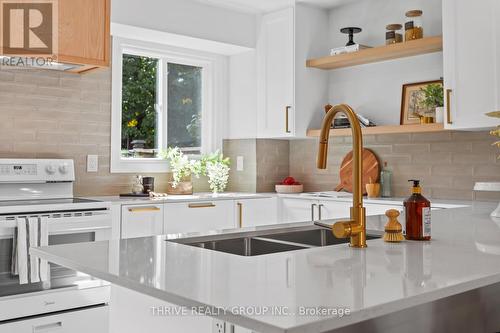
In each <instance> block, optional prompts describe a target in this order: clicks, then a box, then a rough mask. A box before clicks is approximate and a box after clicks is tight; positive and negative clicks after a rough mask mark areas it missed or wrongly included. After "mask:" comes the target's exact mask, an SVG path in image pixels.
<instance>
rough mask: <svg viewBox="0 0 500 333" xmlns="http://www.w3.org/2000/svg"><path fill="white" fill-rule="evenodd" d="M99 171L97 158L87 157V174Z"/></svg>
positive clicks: (94, 156)
mask: <svg viewBox="0 0 500 333" xmlns="http://www.w3.org/2000/svg"><path fill="white" fill-rule="evenodd" d="M97 170H99V156H98V155H87V172H97Z"/></svg>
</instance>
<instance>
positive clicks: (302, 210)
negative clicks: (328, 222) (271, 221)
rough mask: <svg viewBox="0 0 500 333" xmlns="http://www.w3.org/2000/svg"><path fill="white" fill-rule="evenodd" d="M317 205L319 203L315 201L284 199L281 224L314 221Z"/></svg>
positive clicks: (281, 208) (281, 209) (281, 203)
mask: <svg viewBox="0 0 500 333" xmlns="http://www.w3.org/2000/svg"><path fill="white" fill-rule="evenodd" d="M317 205H318V203H317V201H315V200H304V199H287V198H282V199H281V202H280V222H281V223H293V222H304V221H312V220H314V219H315V217H314V216H313V214H314V213H313V212H314V211H315V206H317Z"/></svg>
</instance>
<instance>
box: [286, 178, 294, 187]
mask: <svg viewBox="0 0 500 333" xmlns="http://www.w3.org/2000/svg"><path fill="white" fill-rule="evenodd" d="M294 183H295V179H294V178H293V177H286V178H285V179H284V180H283V185H293V184H294Z"/></svg>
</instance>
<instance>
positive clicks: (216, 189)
mask: <svg viewBox="0 0 500 333" xmlns="http://www.w3.org/2000/svg"><path fill="white" fill-rule="evenodd" d="M230 165H231V161H230V159H229V158H228V157H226V158H224V155H223V154H222V153H220V152H219V151H216V152H215V153H212V154H208V155H205V156H203V157H202V159H201V168H202V172H203V174H204V175H206V176H208V184H209V185H210V189H211V190H212V193H213V195H214V196H217V194H218V193H221V192H224V190H225V189H226V186H227V182H228V181H229V170H230V168H229V166H230Z"/></svg>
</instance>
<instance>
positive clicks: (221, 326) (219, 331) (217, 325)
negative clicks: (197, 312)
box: [212, 319, 226, 333]
mask: <svg viewBox="0 0 500 333" xmlns="http://www.w3.org/2000/svg"><path fill="white" fill-rule="evenodd" d="M212 323H213V324H212V333H226V323H225V322H224V321H222V320H219V319H213V320H212Z"/></svg>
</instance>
